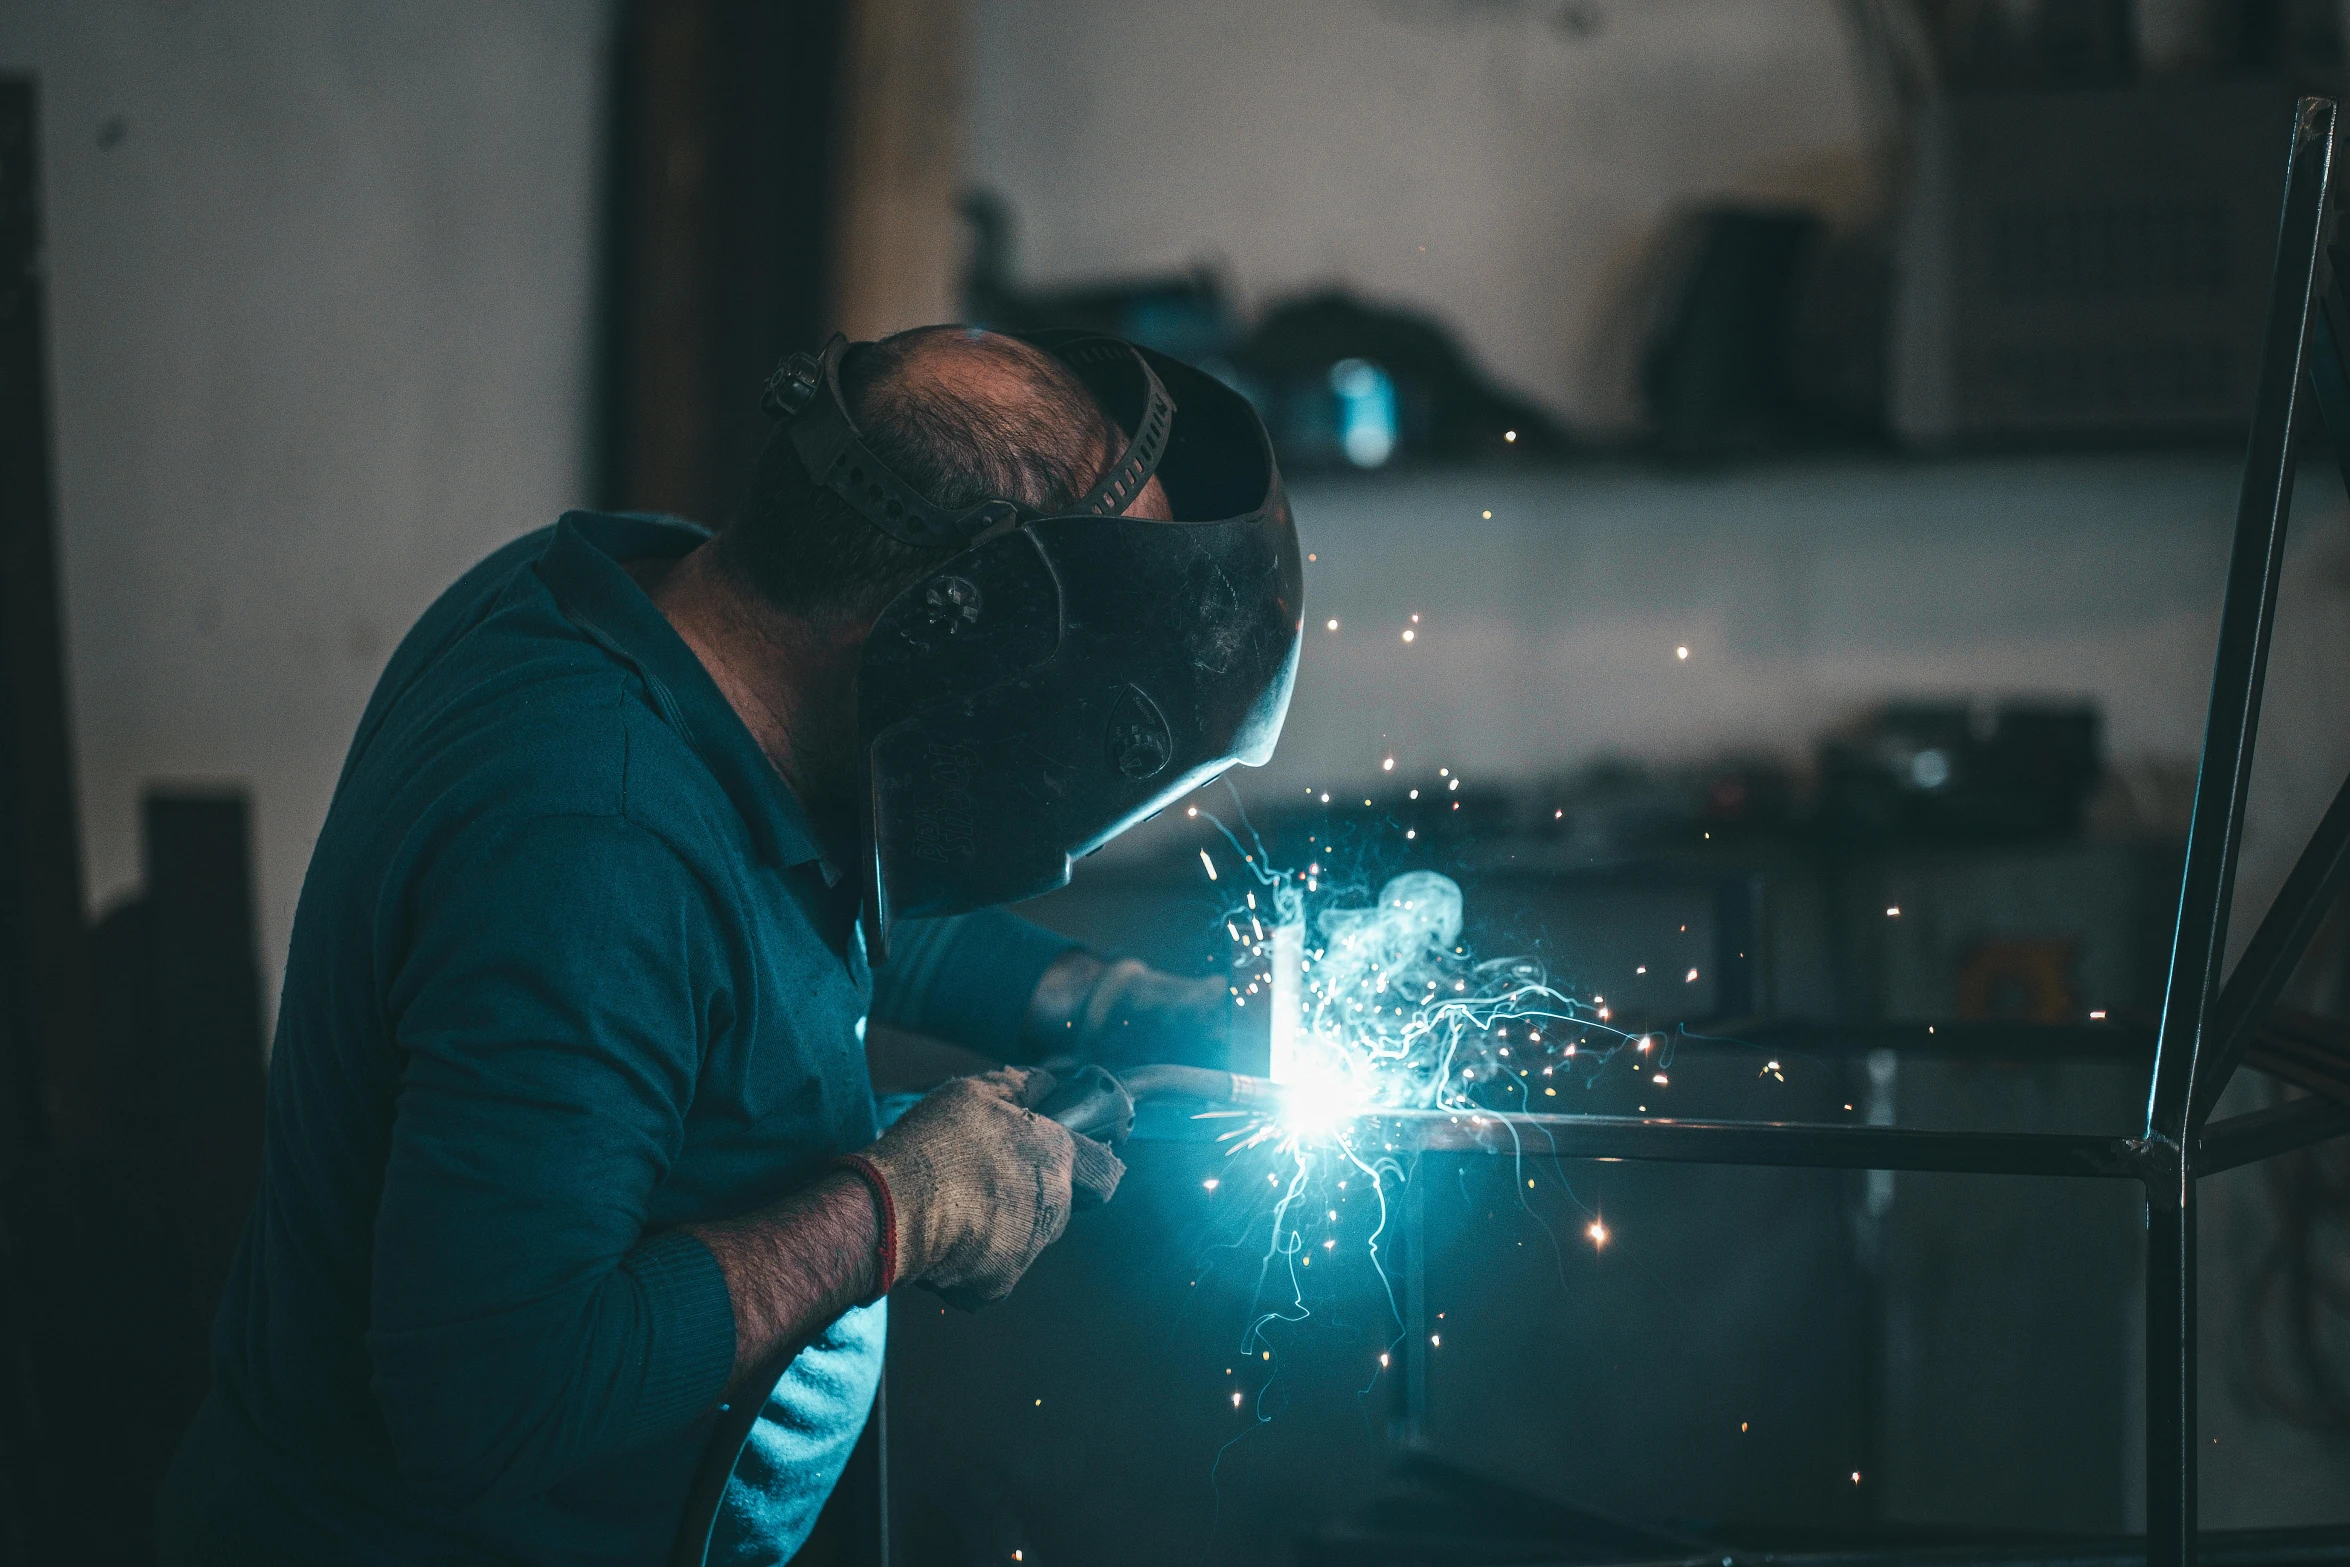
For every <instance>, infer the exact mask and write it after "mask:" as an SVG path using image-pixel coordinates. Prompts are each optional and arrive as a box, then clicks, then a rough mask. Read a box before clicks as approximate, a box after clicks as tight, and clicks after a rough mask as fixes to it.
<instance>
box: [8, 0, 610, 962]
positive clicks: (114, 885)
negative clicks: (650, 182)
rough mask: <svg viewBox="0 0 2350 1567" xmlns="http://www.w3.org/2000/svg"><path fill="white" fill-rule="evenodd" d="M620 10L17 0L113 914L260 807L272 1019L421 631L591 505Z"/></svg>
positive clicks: (76, 663)
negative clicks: (220, 825)
mask: <svg viewBox="0 0 2350 1567" xmlns="http://www.w3.org/2000/svg"><path fill="white" fill-rule="evenodd" d="M606 19H607V6H606V5H605V4H604V3H602V0H495V3H480V0H426V3H415V0H365V3H348V0H345V3H337V4H332V5H322V4H317V3H314V0H239V3H237V4H233V5H224V4H210V3H201V0H13V3H11V4H9V5H7V6H5V7H0V70H8V71H22V70H30V71H33V72H35V73H37V74H38V76H39V78H40V84H41V97H42V135H43V139H44V147H43V173H44V179H45V183H46V190H45V197H46V206H47V224H48V240H49V244H48V259H49V279H50V295H49V308H50V343H51V352H52V366H53V368H52V386H53V387H54V396H53V399H52V409H53V416H54V425H55V431H56V436H55V445H56V457H57V472H58V479H59V483H58V490H59V500H60V508H61V532H62V546H63V574H64V592H65V607H66V621H67V638H68V640H67V657H68V660H69V663H70V669H71V676H70V679H71V693H70V694H71V700H72V706H73V716H74V721H75V725H76V728H77V730H78V733H79V738H80V753H79V756H78V758H77V762H78V765H79V768H80V783H81V807H82V830H83V835H84V842H85V845H86V849H87V865H88V876H89V884H90V888H91V892H92V895H93V899H94V901H96V902H98V903H100V904H103V903H104V902H106V901H107V900H108V899H110V898H112V897H114V896H116V895H118V894H119V893H121V892H122V891H124V890H125V889H126V888H128V887H130V886H132V885H134V884H135V883H136V881H137V879H138V841H137V801H138V796H139V791H140V790H141V788H142V787H143V786H144V785H145V784H146V783H148V782H149V781H150V780H157V779H189V778H220V779H233V780H238V781H242V782H245V783H247V784H249V785H250V787H251V788H252V790H253V794H254V799H255V805H256V810H257V824H258V834H259V844H258V850H259V893H260V902H261V913H262V931H261V941H262V951H263V954H264V959H265V962H266V963H267V965H268V968H269V974H270V986H269V988H270V992H271V996H270V999H271V1002H272V1003H273V1004H274V1001H275V988H276V986H275V976H276V974H277V971H278V968H279V965H280V964H281V962H282V959H283V956H284V950H285V943H286V937H287V933H288V931H289V929H290V927H291V924H292V919H293V908H294V900H295V895H296V893H297V891H298V890H299V887H300V884H301V877H302V873H303V869H304V867H305V866H306V864H307V863H308V861H309V856H310V846H311V843H312V841H313V840H314V838H315V836H316V833H317V830H318V826H319V823H320V822H321V820H322V819H323V818H324V816H325V812H326V805H327V799H328V796H329V794H330V793H331V791H332V789H333V786H334V780H335V775H336V772H337V770H338V769H339V768H340V766H341V762H342V755H343V750H344V747H345V746H346V745H347V744H348V743H349V741H350V736H351V731H352V729H353V727H354V726H355V724H356V723H357V720H358V716H359V712H360V710H361V708H362V707H363V706H364V705H365V703H366V699H367V694H368V691H369V689H370V687H371V686H372V685H373V683H374V681H375V678H376V675H377V674H378V672H379V671H380V670H381V669H382V667H383V663H384V660H385V659H386V658H387V657H388V656H389V654H390V652H391V649H392V647H393V645H394V644H395V643H396V642H397V641H398V639H399V637H400V635H401V634H402V633H403V632H404V631H405V630H406V629H407V627H408V624H409V623H410V621H412V620H413V619H414V618H415V616H416V615H417V613H418V612H419V611H421V610H422V609H423V607H424V606H425V605H426V604H427V603H428V602H430V600H431V599H432V597H433V595H435V594H436V593H438V592H439V591H440V590H441V589H442V588H443V587H445V586H447V584H448V583H449V582H450V580H451V579H452V578H454V577H455V576H456V575H457V574H458V573H459V572H460V571H462V570H463V569H464V568H465V567H466V566H468V565H470V564H471V563H472V562H473V561H474V560H476V559H478V558H479V557H480V556H481V555H483V554H485V553H486V552H487V551H489V550H490V549H491V548H493V547H495V546H496V545H498V544H500V543H502V542H504V541H505V540H507V539H510V538H512V537H514V536H515V535H516V534H518V533H521V532H524V531H525V530H527V529H530V528H534V527H537V526H540V525H542V524H544V523H546V522H548V521H550V520H552V518H553V516H554V515H555V513H556V512H557V511H558V510H559V509H560V508H562V507H563V506H565V505H570V504H576V503H577V502H578V501H580V500H581V499H582V498H583V497H584V496H585V494H586V492H587V485H586V476H585V461H584V451H585V436H586V433H587V402H586V399H587V397H588V386H589V379H590V377H589V344H590V325H591V323H590V311H591V297H590V296H591V283H592V273H593V262H594V256H595V248H596V247H595V231H594V211H595V201H596V195H597V192H596V179H597V174H598V170H599V155H598V151H597V142H596V138H597V130H598V123H599V118H600V115H601V112H602V109H601V98H602V74H601V67H600V60H599V48H600V44H601V41H602V38H603V35H604V31H605V27H606Z"/></svg>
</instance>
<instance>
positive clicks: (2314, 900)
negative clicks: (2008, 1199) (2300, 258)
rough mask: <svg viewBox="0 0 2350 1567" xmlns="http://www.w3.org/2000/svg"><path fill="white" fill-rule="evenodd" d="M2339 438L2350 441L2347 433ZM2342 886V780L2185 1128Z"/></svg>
mask: <svg viewBox="0 0 2350 1567" xmlns="http://www.w3.org/2000/svg"><path fill="white" fill-rule="evenodd" d="M2342 438H2343V439H2345V440H2350V429H2345V430H2344V431H2343V432H2342ZM2345 884H2350V777H2346V778H2344V779H2343V780H2342V787H2341V789H2340V790H2339V791H2338V792H2337V793H2336V794H2335V795H2334V803H2333V804H2332V805H2330V806H2328V807H2327V808H2326V814H2325V817H2324V819H2323V820H2321V821H2320V822H2319V823H2318V824H2317V831H2316V832H2314V833H2312V834H2311V835H2310V838H2309V842H2308V844H2307V845H2305V846H2304V847H2303V848H2302V850H2301V857H2300V858H2299V859H2298V860H2296V861H2294V863H2293V872H2292V874H2291V875H2290V876H2287V877H2286V878H2285V884H2284V886H2282V887H2280V888H2278V889H2277V897H2276V901H2275V902H2274V903H2272V904H2270V905H2269V906H2268V913H2266V914H2265V915H2263V916H2261V920H2260V928H2259V929H2258V930H2256V931H2254V932H2253V933H2252V940H2251V942H2250V944H2249V945H2247V946H2246V947H2245V948H2244V955H2243V956H2242V957H2240V958H2238V959H2237V960H2236V970H2235V972H2234V973H2232V974H2230V975H2229V976H2228V982H2227V985H2226V986H2225V987H2224V988H2223V989H2222V990H2221V991H2220V993H2219V1001H2218V1003H2217V1004H2216V1005H2214V1006H2213V1008H2212V1023H2211V1031H2210V1036H2209V1037H2210V1039H2211V1041H2212V1044H2211V1054H2210V1058H2209V1061H2208V1062H2207V1064H2206V1065H2205V1066H2204V1067H2203V1068H2202V1069H2200V1070H2198V1072H2197V1073H2196V1082H2195V1102H2194V1106H2193V1119H2192V1121H2191V1122H2190V1123H2189V1124H2190V1125H2196V1126H2199V1125H2201V1124H2202V1123H2203V1122H2204V1121H2205V1120H2206V1119H2208V1118H2209V1117H2210V1115H2211V1111H2212V1107H2213V1106H2214V1105H2216V1104H2218V1103H2219V1096H2220V1094H2221V1092H2222V1091H2224V1090H2225V1089H2226V1088H2227V1086H2228V1079H2230V1078H2232V1077H2234V1076H2235V1075H2236V1068H2237V1066H2238V1065H2240V1064H2241V1063H2242V1062H2243V1059H2244V1053H2245V1052H2246V1051H2247V1050H2249V1049H2251V1048H2252V1041H2253V1038H2254V1037H2255V1036H2256V1035H2257V1034H2258V1033H2259V1032H2260V1025H2261V1024H2262V1023H2263V1022H2265V1021H2267V1019H2268V1013H2269V1008H2271V1007H2273V1006H2275V1005H2276V1002H2277V997H2278V996H2279V995H2280V994H2282V993H2283V991H2284V988H2285V981H2286V980H2288V979H2290V978H2292V977H2293V966H2294V965H2295V964H2296V963H2299V962H2300V961H2301V955H2302V954H2303V953H2305V952H2307V951H2308V950H2309V943H2310V941H2311V939H2312V938H2314V937H2315V936H2316V935H2317V928H2318V926H2320V925H2322V924H2323V923H2325V917H2326V914H2327V913H2328V912H2329V911H2330V910H2331V909H2332V908H2333V906H2334V900H2335V898H2337V897H2339V896H2340V895H2341V891H2342V888H2343V886H2344V885H2345Z"/></svg>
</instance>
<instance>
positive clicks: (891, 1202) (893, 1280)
mask: <svg viewBox="0 0 2350 1567" xmlns="http://www.w3.org/2000/svg"><path fill="white" fill-rule="evenodd" d="M832 1168H834V1169H836V1170H846V1171H848V1172H849V1173H850V1174H851V1175H854V1176H855V1177H857V1179H859V1180H861V1181H863V1182H864V1183H865V1184H866V1186H868V1187H869V1188H871V1189H872V1192H873V1207H874V1210H875V1211H876V1212H877V1213H879V1214H880V1215H881V1244H880V1246H879V1247H878V1248H876V1250H875V1253H874V1254H875V1256H876V1257H877V1258H878V1263H877V1265H876V1267H875V1269H874V1276H875V1278H876V1280H877V1281H878V1282H877V1283H876V1285H875V1287H874V1290H873V1297H872V1298H873V1299H875V1300H879V1299H881V1297H882V1296H884V1295H887V1294H888V1293H889V1292H890V1291H891V1290H892V1289H894V1288H896V1287H897V1282H898V1205H897V1199H895V1198H893V1197H891V1196H890V1194H889V1182H887V1181H885V1180H883V1179H882V1178H881V1171H880V1169H879V1167H877V1166H876V1165H875V1164H874V1163H873V1161H872V1160H870V1159H868V1158H866V1157H865V1156H864V1155H863V1154H861V1153H849V1154H842V1155H841V1156H840V1157H839V1158H837V1159H835V1160H833V1161H832Z"/></svg>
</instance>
